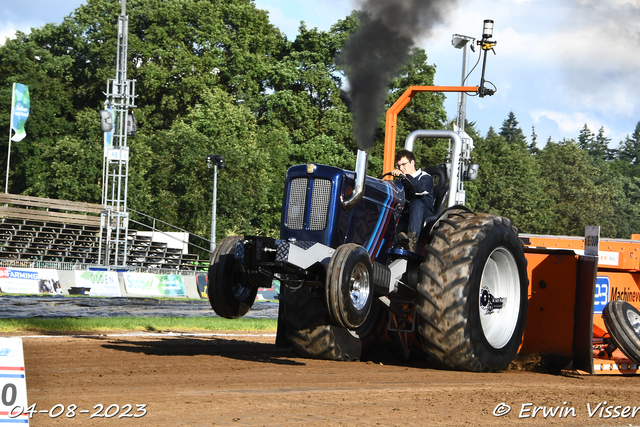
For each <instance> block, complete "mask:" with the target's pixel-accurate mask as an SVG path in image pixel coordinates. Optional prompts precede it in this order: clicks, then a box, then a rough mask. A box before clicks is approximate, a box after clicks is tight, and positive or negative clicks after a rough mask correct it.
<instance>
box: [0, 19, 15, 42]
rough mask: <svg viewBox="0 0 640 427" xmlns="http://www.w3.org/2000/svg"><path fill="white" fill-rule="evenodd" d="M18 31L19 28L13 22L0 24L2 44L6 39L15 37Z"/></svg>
mask: <svg viewBox="0 0 640 427" xmlns="http://www.w3.org/2000/svg"><path fill="white" fill-rule="evenodd" d="M16 31H18V29H17V28H16V27H15V26H14V25H13V24H12V23H11V22H6V23H4V24H3V25H0V46H2V45H4V44H5V42H6V39H8V38H9V39H12V38H14V37H15V36H16Z"/></svg>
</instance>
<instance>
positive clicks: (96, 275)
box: [75, 270, 122, 297]
mask: <svg viewBox="0 0 640 427" xmlns="http://www.w3.org/2000/svg"><path fill="white" fill-rule="evenodd" d="M75 275H76V286H77V287H81V288H89V289H90V290H89V295H91V296H93V297H96V296H98V297H121V296H122V293H121V292H120V285H119V284H118V273H116V272H113V271H78V270H76V271H75Z"/></svg>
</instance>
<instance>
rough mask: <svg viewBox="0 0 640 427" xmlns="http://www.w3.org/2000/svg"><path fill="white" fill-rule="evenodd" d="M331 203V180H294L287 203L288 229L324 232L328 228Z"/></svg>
mask: <svg viewBox="0 0 640 427" xmlns="http://www.w3.org/2000/svg"><path fill="white" fill-rule="evenodd" d="M309 189H311V192H309ZM309 193H311V197H309ZM330 202H331V181H330V180H328V179H322V178H317V179H309V178H295V179H292V180H291V185H290V188H289V201H288V203H287V205H288V208H287V219H286V224H287V227H288V228H289V229H290V230H310V231H320V230H324V228H325V227H326V226H327V216H328V213H329V203H330Z"/></svg>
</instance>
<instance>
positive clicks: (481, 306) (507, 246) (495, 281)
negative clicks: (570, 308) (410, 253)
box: [417, 211, 529, 372]
mask: <svg viewBox="0 0 640 427" xmlns="http://www.w3.org/2000/svg"><path fill="white" fill-rule="evenodd" d="M425 252H426V257H425V260H424V262H423V263H422V265H421V266H420V270H421V280H420V284H419V285H418V292H419V296H420V301H419V304H418V308H417V310H418V313H419V316H420V317H419V319H420V322H419V333H420V338H421V340H422V346H423V349H424V351H425V352H426V353H427V355H428V356H429V358H430V359H431V360H433V361H434V362H436V364H438V365H441V366H443V367H447V368H451V369H457V370H465V371H475V372H485V371H499V370H503V369H507V368H508V367H509V364H510V363H511V361H512V360H513V359H514V358H515V356H516V354H517V352H518V348H519V347H520V344H521V343H522V334H523V332H524V327H525V323H526V316H527V306H528V285H529V282H528V278H527V262H526V259H525V257H524V247H523V245H522V242H521V241H520V240H519V239H518V231H517V229H516V228H515V227H513V226H512V224H511V222H510V221H509V220H508V219H506V218H502V217H499V216H496V215H489V214H474V213H470V212H466V211H456V212H452V213H449V215H448V216H447V217H446V218H443V219H441V220H440V221H439V223H438V225H437V227H436V228H435V229H434V230H433V231H432V233H431V236H430V241H429V244H428V245H427V247H426V248H425Z"/></svg>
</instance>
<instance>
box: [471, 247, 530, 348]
mask: <svg viewBox="0 0 640 427" xmlns="http://www.w3.org/2000/svg"><path fill="white" fill-rule="evenodd" d="M479 294H480V295H479V309H480V323H481V325H482V331H483V332H484V336H485V338H486V339H487V342H488V343H489V344H490V345H491V346H492V347H493V348H495V349H500V348H502V347H504V346H505V345H507V343H508V342H509V340H510V339H511V337H512V335H513V332H514V331H515V329H516V325H517V323H518V316H519V314H520V278H519V275H518V266H517V264H516V260H515V258H514V256H513V254H512V253H511V251H509V250H508V249H506V248H505V247H502V246H501V247H498V248H496V249H494V250H493V252H492V253H491V255H490V256H489V258H488V259H487V262H486V264H485V266H484V269H483V271H482V279H481V280H480V292H479Z"/></svg>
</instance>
